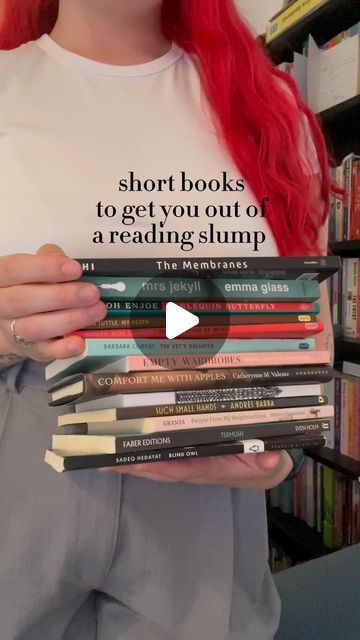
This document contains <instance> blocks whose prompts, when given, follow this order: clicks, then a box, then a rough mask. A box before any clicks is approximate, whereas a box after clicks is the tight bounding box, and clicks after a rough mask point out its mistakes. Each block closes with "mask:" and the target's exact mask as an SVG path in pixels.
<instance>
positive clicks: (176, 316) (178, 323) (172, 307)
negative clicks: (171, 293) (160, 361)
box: [166, 302, 199, 340]
mask: <svg viewBox="0 0 360 640" xmlns="http://www.w3.org/2000/svg"><path fill="white" fill-rule="evenodd" d="M197 324H199V318H198V317H197V316H195V315H194V314H193V313H190V311H186V309H183V308H182V307H179V305H177V304H175V303H174V302H168V303H167V305H166V337H167V338H168V339H169V340H173V339H174V338H177V337H178V336H181V334H182V333H185V331H189V329H192V328H193V327H196V325H197Z"/></svg>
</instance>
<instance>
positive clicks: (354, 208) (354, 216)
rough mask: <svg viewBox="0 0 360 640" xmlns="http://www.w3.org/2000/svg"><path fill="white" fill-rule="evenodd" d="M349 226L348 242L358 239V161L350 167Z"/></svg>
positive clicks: (359, 176)
mask: <svg viewBox="0 0 360 640" xmlns="http://www.w3.org/2000/svg"><path fill="white" fill-rule="evenodd" d="M351 191H352V194H351V216H350V218H351V225H350V240H358V239H359V238H360V160H359V159H356V160H354V162H353V166H352V179H351Z"/></svg>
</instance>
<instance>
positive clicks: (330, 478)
mask: <svg viewBox="0 0 360 640" xmlns="http://www.w3.org/2000/svg"><path fill="white" fill-rule="evenodd" d="M322 473H323V491H324V497H323V500H324V506H323V509H324V513H323V515H324V521H323V541H324V544H325V545H326V546H327V547H329V548H330V549H332V548H333V547H334V543H335V540H334V524H335V494H336V486H335V471H333V469H330V467H325V466H324V467H322Z"/></svg>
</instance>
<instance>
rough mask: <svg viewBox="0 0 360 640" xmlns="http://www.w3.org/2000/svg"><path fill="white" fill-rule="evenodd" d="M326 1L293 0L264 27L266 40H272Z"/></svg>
mask: <svg viewBox="0 0 360 640" xmlns="http://www.w3.org/2000/svg"><path fill="white" fill-rule="evenodd" d="M327 2H330V0H295V2H292V3H291V4H290V5H289V6H288V7H286V8H285V9H281V11H279V12H278V13H276V14H275V16H274V17H273V18H272V19H271V20H270V22H269V23H268V25H267V27H266V42H267V43H270V42H272V41H273V40H275V39H276V38H278V37H279V36H280V35H282V34H283V33H285V32H286V31H287V30H288V29H290V28H291V27H293V26H294V25H296V24H297V23H298V22H300V21H301V20H303V19H304V18H305V17H306V16H308V15H309V14H311V13H312V12H313V11H316V9H318V8H319V7H321V6H322V5H324V4H327Z"/></svg>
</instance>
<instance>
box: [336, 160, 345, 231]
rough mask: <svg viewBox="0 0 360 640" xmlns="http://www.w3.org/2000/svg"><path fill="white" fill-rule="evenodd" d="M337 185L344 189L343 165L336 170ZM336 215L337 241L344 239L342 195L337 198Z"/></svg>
mask: <svg viewBox="0 0 360 640" xmlns="http://www.w3.org/2000/svg"><path fill="white" fill-rule="evenodd" d="M336 184H337V186H338V187H340V189H343V187H344V167H343V165H342V164H341V165H340V166H338V167H337V169H336ZM335 202H336V213H335V240H336V241H340V240H342V239H343V217H344V198H343V196H342V195H338V196H337V197H336V201H335Z"/></svg>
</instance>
